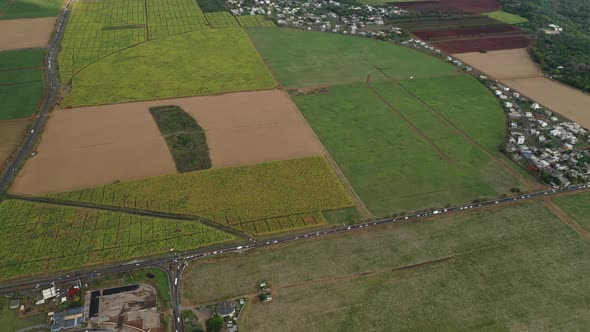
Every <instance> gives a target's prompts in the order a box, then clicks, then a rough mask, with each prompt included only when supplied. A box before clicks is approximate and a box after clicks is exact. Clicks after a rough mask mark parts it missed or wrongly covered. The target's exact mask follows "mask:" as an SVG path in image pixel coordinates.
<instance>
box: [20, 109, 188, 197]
mask: <svg viewBox="0 0 590 332" xmlns="http://www.w3.org/2000/svg"><path fill="white" fill-rule="evenodd" d="M37 152H38V154H37V155H36V156H34V157H31V158H30V159H29V160H28V161H27V163H26V164H25V166H24V167H23V169H22V171H21V172H20V173H19V175H18V177H17V178H16V180H15V182H14V184H13V186H12V187H11V188H10V192H12V193H15V194H43V193H49V192H59V191H67V190H73V189H78V188H85V187H92V186H97V185H103V184H109V183H112V182H114V181H116V180H128V179H133V178H142V177H150V176H156V175H162V174H168V173H174V172H176V167H175V166H174V162H173V160H172V157H171V155H170V152H169V151H168V147H167V146H166V143H165V142H164V140H163V139H162V137H161V135H160V132H159V130H158V128H157V127H156V124H155V122H154V120H153V119H152V117H151V115H150V113H149V112H148V111H147V109H144V108H136V109H131V108H128V107H126V106H125V105H112V106H99V107H85V108H77V109H68V110H56V111H55V112H54V113H53V114H52V115H51V116H50V119H49V122H48V124H47V128H46V129H45V132H44V133H43V136H42V139H41V143H40V145H39V147H38V149H37Z"/></svg>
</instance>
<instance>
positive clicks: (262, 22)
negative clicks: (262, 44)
mask: <svg viewBox="0 0 590 332" xmlns="http://www.w3.org/2000/svg"><path fill="white" fill-rule="evenodd" d="M235 18H236V20H237V21H238V23H240V25H241V26H243V27H263V26H267V27H272V26H274V25H275V24H274V23H273V22H272V21H269V20H267V19H265V18H264V16H262V15H244V16H236V17H235Z"/></svg>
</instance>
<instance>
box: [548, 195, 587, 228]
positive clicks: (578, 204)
mask: <svg viewBox="0 0 590 332" xmlns="http://www.w3.org/2000/svg"><path fill="white" fill-rule="evenodd" d="M553 201H554V202H555V203H556V204H557V205H559V207H560V208H561V209H562V210H563V211H565V212H566V213H567V214H568V215H569V216H570V217H572V218H574V220H575V221H576V222H577V223H578V224H580V225H581V226H582V227H584V228H586V229H587V230H590V213H589V212H588V206H589V205H590V193H588V192H586V193H582V194H577V195H567V196H560V197H555V198H553Z"/></svg>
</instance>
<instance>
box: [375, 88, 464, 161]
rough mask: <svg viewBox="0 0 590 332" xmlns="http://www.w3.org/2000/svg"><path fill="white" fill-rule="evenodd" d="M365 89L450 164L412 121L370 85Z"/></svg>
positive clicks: (446, 157) (439, 149)
mask: <svg viewBox="0 0 590 332" xmlns="http://www.w3.org/2000/svg"><path fill="white" fill-rule="evenodd" d="M367 80H368V79H367ZM367 87H368V88H369V90H371V92H373V94H374V95H375V96H377V98H379V100H381V102H382V103H383V104H385V105H387V107H389V109H391V110H392V111H394V112H395V113H396V114H397V115H398V116H399V117H400V118H401V119H402V120H404V122H406V123H407V124H408V125H409V126H410V127H412V128H413V129H414V130H415V131H416V132H417V133H418V134H419V135H420V136H422V138H424V139H425V140H426V142H428V144H430V146H432V147H433V148H434V150H436V152H438V154H439V155H440V156H441V157H442V158H443V159H444V160H446V161H448V162H450V163H452V161H451V158H449V156H447V155H446V154H445V153H444V152H443V150H442V149H441V148H440V147H438V145H436V143H434V142H433V141H432V139H431V138H430V137H428V136H427V135H426V134H425V133H424V132H423V131H422V130H420V128H418V126H416V124H414V123H413V122H412V121H410V119H408V118H406V117H405V116H404V115H403V114H402V113H401V112H400V111H399V110H398V109H397V108H395V107H394V106H393V105H391V103H390V102H388V101H387V99H385V98H384V97H383V96H382V95H380V94H379V93H378V92H377V91H376V90H375V89H374V88H373V87H372V86H371V85H370V84H367Z"/></svg>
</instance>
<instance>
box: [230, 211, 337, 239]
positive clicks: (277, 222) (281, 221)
mask: <svg viewBox="0 0 590 332" xmlns="http://www.w3.org/2000/svg"><path fill="white" fill-rule="evenodd" d="M326 223H327V221H326V219H325V218H324V216H323V215H322V213H321V212H312V213H303V214H296V215H291V216H284V217H279V218H270V219H264V220H257V221H250V222H244V223H235V224H233V225H230V226H231V227H233V228H235V229H237V230H240V231H244V232H246V233H248V234H259V235H260V234H271V233H280V232H286V231H290V230H295V229H301V228H306V227H313V226H319V225H323V224H326Z"/></svg>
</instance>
